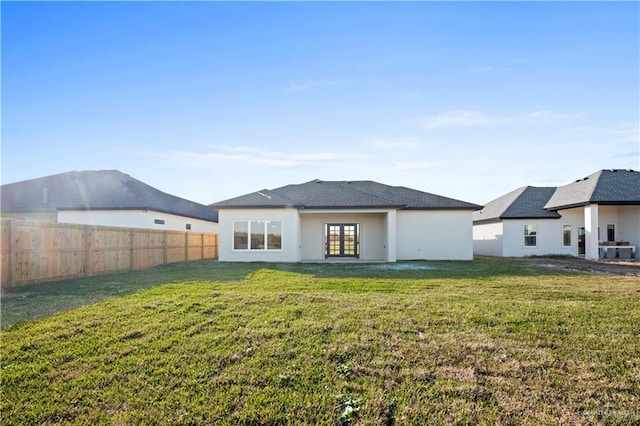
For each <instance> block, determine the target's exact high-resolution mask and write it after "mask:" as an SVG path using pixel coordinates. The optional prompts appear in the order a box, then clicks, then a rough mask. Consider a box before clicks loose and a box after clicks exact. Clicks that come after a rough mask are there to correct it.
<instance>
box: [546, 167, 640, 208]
mask: <svg viewBox="0 0 640 426" xmlns="http://www.w3.org/2000/svg"><path fill="white" fill-rule="evenodd" d="M587 204H604V205H607V204H608V205H629V204H631V205H638V204H640V172H636V171H633V170H600V171H597V172H595V173H593V174H590V175H589V176H587V177H585V178H583V179H578V180H577V181H575V182H572V183H570V184H568V185H564V186H561V187H559V188H558V189H557V190H556V192H555V193H554V194H553V196H552V197H551V199H549V201H548V202H547V203H546V205H545V206H544V208H545V209H548V210H561V209H567V208H572V207H579V206H584V205H587Z"/></svg>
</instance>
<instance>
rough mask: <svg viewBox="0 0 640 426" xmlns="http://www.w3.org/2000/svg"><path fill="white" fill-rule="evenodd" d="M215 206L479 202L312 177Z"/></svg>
mask: <svg viewBox="0 0 640 426" xmlns="http://www.w3.org/2000/svg"><path fill="white" fill-rule="evenodd" d="M211 206H212V207H215V208H266V207H294V208H299V209H347V208H355V209H362V208H396V209H419V210H427V209H442V210H445V209H463V210H475V209H478V208H480V206H478V205H476V204H471V203H467V202H464V201H459V200H454V199H452V198H447V197H442V196H439V195H434V194H429V193H427V192H422V191H417V190H414V189H410V188H405V187H397V186H389V185H384V184H381V183H378V182H374V181H323V180H318V179H316V180H312V181H309V182H306V183H302V184H298V185H287V186H283V187H280V188H276V189H273V190H262V191H257V192H253V193H251V194H246V195H243V196H240V197H236V198H231V199H229V200H224V201H220V202H217V203H214V204H212V205H211Z"/></svg>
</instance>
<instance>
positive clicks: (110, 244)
mask: <svg viewBox="0 0 640 426" xmlns="http://www.w3.org/2000/svg"><path fill="white" fill-rule="evenodd" d="M217 257H218V235H217V234H206V233H198V232H181V231H160V230H147V229H137V228H115V227H106V226H94V225H74V224H63V223H46V222H29V221H21V220H15V219H9V220H3V221H2V269H1V272H2V287H14V286H19V285H22V284H28V283H33V282H39V281H51V280H60V279H65V278H73V277H84V276H91V275H99V274H108V273H113V272H122V271H131V270H138V269H146V268H150V267H152V266H156V265H163V264H166V263H173V262H184V261H191V260H200V259H213V258H217Z"/></svg>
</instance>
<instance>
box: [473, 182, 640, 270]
mask: <svg viewBox="0 0 640 426" xmlns="http://www.w3.org/2000/svg"><path fill="white" fill-rule="evenodd" d="M473 245H474V253H475V254H477V255H490V256H509V257H510V256H514V257H521V256H531V255H548V254H560V255H572V256H584V257H586V258H587V259H597V258H600V257H634V255H635V251H636V248H637V247H638V246H640V173H639V172H636V171H633V170H600V171H598V172H596V173H593V174H591V175H589V176H587V177H585V178H584V179H579V180H577V181H575V182H572V183H570V184H568V185H564V186H561V187H558V188H555V187H551V188H549V187H545V188H539V187H531V186H527V187H523V188H519V189H516V190H515V191H512V192H510V193H508V194H505V195H503V196H502V197H499V198H497V199H495V200H493V201H491V202H489V203H487V205H486V206H485V207H484V208H483V209H482V210H479V211H477V212H474V214H473ZM636 257H637V256H636Z"/></svg>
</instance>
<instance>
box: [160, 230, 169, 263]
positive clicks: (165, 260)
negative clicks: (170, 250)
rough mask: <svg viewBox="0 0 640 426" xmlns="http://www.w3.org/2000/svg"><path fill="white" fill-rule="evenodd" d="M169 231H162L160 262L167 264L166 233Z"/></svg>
mask: <svg viewBox="0 0 640 426" xmlns="http://www.w3.org/2000/svg"><path fill="white" fill-rule="evenodd" d="M168 232H169V231H162V264H163V265H166V264H167V240H168V238H167V233H168Z"/></svg>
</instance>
